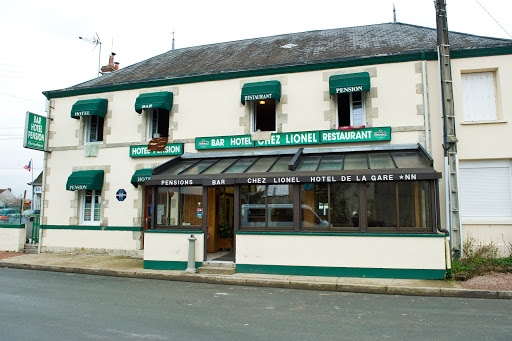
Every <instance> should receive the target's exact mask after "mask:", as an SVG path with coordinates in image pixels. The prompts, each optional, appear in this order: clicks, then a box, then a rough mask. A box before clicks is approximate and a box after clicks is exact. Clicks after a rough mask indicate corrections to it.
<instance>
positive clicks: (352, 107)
mask: <svg viewBox="0 0 512 341" xmlns="http://www.w3.org/2000/svg"><path fill="white" fill-rule="evenodd" d="M360 93H361V109H362V110H363V114H362V120H363V124H361V125H364V126H367V122H366V94H365V91H361V92H360ZM348 94H349V101H350V104H349V105H350V125H351V126H354V125H355V124H354V102H353V99H352V94H353V92H349V93H348ZM335 101H336V115H335V116H336V127H340V122H339V121H340V119H339V106H338V94H336V100H335ZM358 126H359V124H358Z"/></svg>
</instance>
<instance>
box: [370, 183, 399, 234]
mask: <svg viewBox="0 0 512 341" xmlns="http://www.w3.org/2000/svg"><path fill="white" fill-rule="evenodd" d="M366 210H367V212H368V214H367V220H368V227H389V228H392V227H396V183H395V182H371V183H367V184H366Z"/></svg>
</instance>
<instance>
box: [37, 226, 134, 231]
mask: <svg viewBox="0 0 512 341" xmlns="http://www.w3.org/2000/svg"><path fill="white" fill-rule="evenodd" d="M42 229H44V230H83V231H136V232H138V231H142V227H141V226H97V225H43V226H42Z"/></svg>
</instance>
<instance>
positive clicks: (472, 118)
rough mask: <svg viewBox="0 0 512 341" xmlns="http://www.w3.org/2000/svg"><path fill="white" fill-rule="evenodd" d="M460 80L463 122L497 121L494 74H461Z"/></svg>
mask: <svg viewBox="0 0 512 341" xmlns="http://www.w3.org/2000/svg"><path fill="white" fill-rule="evenodd" d="M461 78H462V109H463V112H464V121H467V122H478V121H495V120H497V112H496V92H495V79H494V78H495V74H494V72H474V73H463V74H462V75H461Z"/></svg>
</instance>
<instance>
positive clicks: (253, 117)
mask: <svg viewBox="0 0 512 341" xmlns="http://www.w3.org/2000/svg"><path fill="white" fill-rule="evenodd" d="M274 101H275V108H274V122H275V125H274V128H275V129H274V130H260V132H271V133H276V132H277V103H278V102H277V100H275V99H274ZM251 102H252V103H251V132H252V133H256V132H258V131H257V130H256V115H257V112H256V102H258V100H255V101H251Z"/></svg>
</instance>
